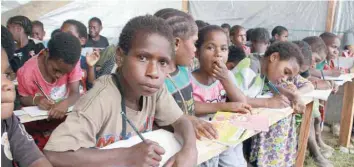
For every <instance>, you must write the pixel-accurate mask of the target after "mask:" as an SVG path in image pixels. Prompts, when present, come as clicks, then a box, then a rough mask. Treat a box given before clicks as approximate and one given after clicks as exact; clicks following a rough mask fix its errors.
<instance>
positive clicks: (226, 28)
mask: <svg viewBox="0 0 354 167" xmlns="http://www.w3.org/2000/svg"><path fill="white" fill-rule="evenodd" d="M221 28H222V29H224V31H225V32H226V34H227V36H230V29H231V26H230V24H227V23H224V24H222V25H221Z"/></svg>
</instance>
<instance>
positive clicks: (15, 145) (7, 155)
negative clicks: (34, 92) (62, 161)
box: [1, 26, 52, 167]
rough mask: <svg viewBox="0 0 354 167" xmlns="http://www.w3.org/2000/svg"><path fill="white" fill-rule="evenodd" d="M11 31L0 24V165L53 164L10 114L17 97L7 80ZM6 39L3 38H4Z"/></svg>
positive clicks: (29, 166)
mask: <svg viewBox="0 0 354 167" xmlns="http://www.w3.org/2000/svg"><path fill="white" fill-rule="evenodd" d="M10 36H11V33H10V32H9V31H7V30H6V28H5V27H3V26H2V27H1V41H2V42H1V166H6V167H14V166H28V167H41V166H47V167H51V166H52V165H51V164H50V163H49V161H48V160H47V159H46V158H45V157H44V155H43V154H42V153H41V152H40V151H39V149H38V147H37V146H36V144H35V143H34V141H33V138H32V137H31V136H30V135H28V133H27V132H26V130H25V128H24V127H23V125H22V124H21V123H20V121H19V119H18V118H17V117H16V116H15V115H14V114H13V110H14V101H15V97H16V93H15V86H14V84H13V83H12V82H11V81H10V80H8V73H6V69H8V68H10V67H9V60H11V59H12V58H13V54H9V55H8V54H7V53H9V52H8V51H9V50H12V51H11V52H14V49H15V45H14V41H13V40H12V37H10ZM3 38H4V39H7V40H4V39H3Z"/></svg>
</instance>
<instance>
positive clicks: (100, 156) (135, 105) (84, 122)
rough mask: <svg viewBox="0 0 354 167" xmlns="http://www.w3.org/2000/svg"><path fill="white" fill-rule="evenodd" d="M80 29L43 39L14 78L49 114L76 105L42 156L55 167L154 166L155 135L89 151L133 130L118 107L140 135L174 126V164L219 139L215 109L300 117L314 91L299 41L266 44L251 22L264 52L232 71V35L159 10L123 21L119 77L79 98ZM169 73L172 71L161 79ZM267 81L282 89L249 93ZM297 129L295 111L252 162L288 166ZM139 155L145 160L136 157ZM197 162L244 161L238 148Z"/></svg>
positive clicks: (264, 140)
mask: <svg viewBox="0 0 354 167" xmlns="http://www.w3.org/2000/svg"><path fill="white" fill-rule="evenodd" d="M81 27H82V26H81ZM83 29H84V28H80V25H79V24H77V25H76V24H75V23H73V21H70V22H65V23H64V24H63V26H62V31H63V32H61V33H58V34H57V35H55V36H54V37H53V38H52V39H51V40H50V42H49V43H48V50H43V51H42V52H41V54H39V55H38V56H34V57H32V58H31V59H30V60H29V61H28V62H27V63H25V65H24V67H22V68H21V69H20V70H19V73H18V74H17V75H18V79H19V92H20V94H21V96H22V97H21V102H22V103H23V104H24V105H25V106H26V104H27V106H28V105H29V106H32V105H38V106H40V107H41V108H46V109H48V110H50V112H49V115H50V118H52V119H56V118H63V117H64V116H65V114H66V111H67V108H68V107H69V106H71V105H73V104H75V107H74V111H73V112H72V113H69V114H68V116H67V118H66V120H65V121H64V122H63V123H61V124H60V125H59V126H58V127H57V128H56V129H55V130H54V132H53V134H52V135H51V137H50V139H49V141H48V143H46V145H45V148H44V150H45V151H44V153H45V155H46V156H47V157H48V159H49V160H50V162H51V163H53V164H54V166H114V165H122V166H156V165H158V164H159V161H160V160H161V155H162V154H163V153H164V150H163V148H161V147H160V146H158V145H157V144H156V143H154V142H151V141H145V142H142V143H140V144H138V145H136V146H133V147H130V148H126V149H112V150H98V149H92V147H95V148H101V147H103V146H106V145H108V144H111V143H113V142H115V141H118V140H122V139H128V138H129V137H131V136H132V135H133V133H134V132H133V129H132V128H130V127H129V126H127V125H126V122H125V121H124V119H122V116H121V111H123V112H124V111H125V112H126V114H127V116H128V118H129V119H130V120H132V121H133V123H134V125H136V126H137V127H138V129H139V131H140V132H146V131H150V130H152V125H153V123H154V121H156V123H157V124H158V125H159V126H167V125H172V126H173V128H174V132H175V133H176V134H177V135H178V136H180V137H182V138H183V140H184V144H183V146H182V150H181V151H180V152H179V153H178V154H177V155H176V156H175V159H172V160H174V161H175V162H174V163H175V165H177V166H193V165H195V164H196V160H197V150H196V145H195V140H196V136H197V137H198V138H200V136H201V135H203V136H205V137H207V138H210V139H212V138H217V131H216V130H215V129H214V128H213V127H212V125H211V124H210V123H208V122H207V121H208V120H210V118H211V117H212V115H213V114H214V113H215V112H216V111H218V110H224V111H230V112H239V113H250V112H251V109H252V107H268V108H283V107H288V106H291V107H293V108H294V110H295V112H296V113H302V112H303V111H304V104H303V103H302V101H301V100H300V94H301V93H302V92H305V91H306V92H307V91H310V90H312V89H313V88H314V87H313V85H312V84H311V83H310V82H309V81H307V80H305V79H303V78H301V77H300V76H299V73H300V72H304V71H306V70H307V69H308V68H310V64H312V63H311V62H312V61H311V62H310V61H309V60H310V58H308V57H309V56H310V55H309V54H306V55H305V54H304V51H303V50H306V49H304V48H305V47H302V45H305V44H303V42H298V43H297V44H298V45H299V46H300V48H301V49H302V50H300V49H299V47H298V46H297V45H296V44H293V43H290V42H276V43H274V44H272V45H271V46H269V47H268V49H266V48H267V46H268V43H269V36H268V37H266V35H267V33H268V32H267V31H266V30H265V29H262V28H258V29H257V28H256V29H254V30H253V31H252V35H251V39H252V40H251V41H252V42H253V45H252V49H251V50H252V51H253V52H257V53H264V55H263V54H262V56H258V57H256V58H257V59H256V58H250V57H248V55H247V56H245V58H244V59H242V60H241V61H240V62H239V63H238V64H237V65H235V66H232V67H233V69H228V68H227V67H231V66H228V65H226V63H227V61H228V59H229V58H228V57H229V54H230V53H229V36H228V35H227V34H226V33H225V31H224V30H223V29H222V28H221V27H219V26H214V25H209V26H205V27H203V28H201V29H200V30H199V32H198V33H197V30H198V28H197V25H196V23H195V21H194V19H193V17H192V16H190V15H188V14H186V13H183V12H181V11H178V10H175V9H163V10H160V11H158V12H157V13H155V16H149V15H147V16H139V17H135V18H133V19H132V20H130V21H129V22H128V23H127V24H126V25H125V27H124V28H123V30H122V33H121V34H120V37H119V43H118V48H117V51H116V52H117V58H116V60H117V61H118V60H121V62H120V64H121V66H120V67H119V68H118V70H117V73H116V74H114V75H106V76H103V77H101V78H99V79H97V80H96V81H94V84H93V88H92V89H91V90H90V91H88V92H87V93H86V94H85V95H83V96H82V97H81V98H80V99H79V100H77V99H78V98H79V96H80V95H79V80H80V78H81V74H80V68H79V64H78V61H79V60H80V54H81V53H80V50H81V46H82V44H83V41H85V39H84V38H85V35H80V33H83V32H84V31H83ZM64 32H68V33H64ZM85 32H86V31H85ZM268 34H269V33H268ZM230 35H231V34H230ZM242 36H244V35H242ZM242 38H243V37H242ZM194 43H196V45H194ZM310 43H311V42H310ZM310 45H311V44H310ZM241 47H242V46H241ZM242 50H243V47H242ZM231 51H233V49H231ZM194 52H195V55H196V57H197V58H198V60H199V63H200V67H199V69H197V70H195V71H193V72H192V73H191V74H189V72H188V68H187V66H188V65H190V64H191V63H192V62H193V56H194ZM231 54H232V53H231ZM304 59H306V60H307V61H304ZM90 60H94V61H96V60H97V59H94V58H93V59H87V58H86V62H87V63H90ZM229 60H230V61H231V60H232V59H231V58H230V59H229ZM311 60H312V59H311ZM251 61H258V65H259V66H258V67H255V68H258V69H259V73H258V72H257V71H253V73H254V74H253V76H252V77H253V78H255V80H256V81H258V82H255V84H250V83H251V82H250V81H248V80H249V78H247V77H245V74H246V72H248V71H250V70H251V71H252V68H251V64H252V63H251ZM2 62H3V61H2ZM93 64H94V63H93ZM228 64H229V63H228ZM241 65H242V66H241ZM229 70H231V71H232V72H231V71H229ZM167 74H169V76H170V77H168V78H166V75H167ZM289 78H291V79H292V80H290V81H289V80H288V79H289ZM33 81H36V82H38V83H39V84H40V85H41V86H42V87H43V88H44V90H45V93H46V94H47V95H49V97H50V99H46V98H45V97H44V95H41V94H40V91H39V90H38V87H36V86H35V84H34V83H33ZM269 82H271V83H274V84H276V85H277V87H278V89H279V90H280V92H281V94H282V95H277V94H276V93H275V92H274V93H275V96H274V97H273V98H270V99H257V98H255V97H256V96H257V95H258V94H260V93H261V92H262V90H263V89H264V88H266V87H267V85H266V84H268V83H269ZM284 82H285V83H284ZM292 84H293V85H295V86H290V85H292ZM165 85H166V86H165ZM289 89H290V90H289ZM171 94H172V96H171ZM173 98H174V99H173ZM117 99H118V100H117ZM227 99H228V101H226V100H227ZM120 102H122V103H120ZM176 102H177V103H176ZM2 106H5V105H3V102H2ZM166 108H168V109H169V110H166ZM11 110H12V109H11ZM117 111H118V112H117ZM183 113H185V114H183ZM10 115H11V114H10ZM198 117H199V118H198ZM4 119H5V118H4ZM4 119H3V117H2V120H4ZM16 124H18V122H17V123H16ZM294 125H295V121H294V116H293V115H291V116H289V117H287V118H285V119H283V120H281V121H280V122H278V123H277V124H275V125H273V126H272V127H270V131H269V132H267V133H265V132H264V133H261V134H259V135H257V136H256V137H255V138H254V139H253V142H252V146H251V147H252V150H251V155H250V158H249V160H250V161H251V162H252V163H253V164H256V165H257V166H293V165H294V163H295V158H296V146H297V137H296V130H295V126H294ZM41 132H43V131H41ZM12 142H13V141H12ZM283 143H287V145H283ZM44 144H45V142H43V145H42V146H40V147H42V148H43V147H44ZM8 149H10V148H8ZM118 154H119V156H117V155H118ZM137 157H139V159H141V161H136V158H137ZM202 166H246V161H245V158H244V157H243V152H242V144H240V145H238V146H236V147H231V148H229V149H228V150H227V151H225V152H223V153H222V154H220V155H219V156H217V157H214V158H212V159H211V160H209V161H207V162H205V163H203V164H202Z"/></svg>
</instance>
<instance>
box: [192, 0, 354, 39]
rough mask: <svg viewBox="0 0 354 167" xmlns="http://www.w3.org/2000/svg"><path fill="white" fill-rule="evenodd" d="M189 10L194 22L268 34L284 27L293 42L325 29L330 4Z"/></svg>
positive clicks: (220, 4) (211, 5) (206, 5)
mask: <svg viewBox="0 0 354 167" xmlns="http://www.w3.org/2000/svg"><path fill="white" fill-rule="evenodd" d="M189 7H190V8H189V9H190V10H189V11H190V13H191V14H192V15H193V16H194V17H195V19H200V20H203V21H206V22H209V23H211V24H217V25H221V24H222V23H229V24H230V25H231V26H232V25H242V26H244V27H245V28H246V29H248V28H255V27H264V28H267V29H268V30H269V32H271V31H272V29H273V28H274V27H275V26H277V25H282V26H285V27H287V28H288V29H289V39H290V40H299V39H302V38H304V37H306V36H310V35H319V34H320V33H322V32H324V31H325V27H326V18H327V1H310V2H305V1H300V2H287V1H285V2H280V1H276V2H275V1H250V2H246V1H209V2H205V1H190V6H189ZM351 9H353V8H351ZM348 10H349V8H348ZM351 19H353V17H352V18H351Z"/></svg>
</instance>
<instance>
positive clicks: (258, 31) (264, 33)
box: [250, 28, 270, 43]
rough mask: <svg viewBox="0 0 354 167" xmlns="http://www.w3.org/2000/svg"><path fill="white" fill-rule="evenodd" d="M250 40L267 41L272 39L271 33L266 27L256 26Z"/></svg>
mask: <svg viewBox="0 0 354 167" xmlns="http://www.w3.org/2000/svg"><path fill="white" fill-rule="evenodd" d="M250 38H251V39H250V41H252V42H266V43H268V42H269V41H270V34H269V32H268V30H267V29H265V28H255V29H253V30H252V33H251V37H250Z"/></svg>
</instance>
